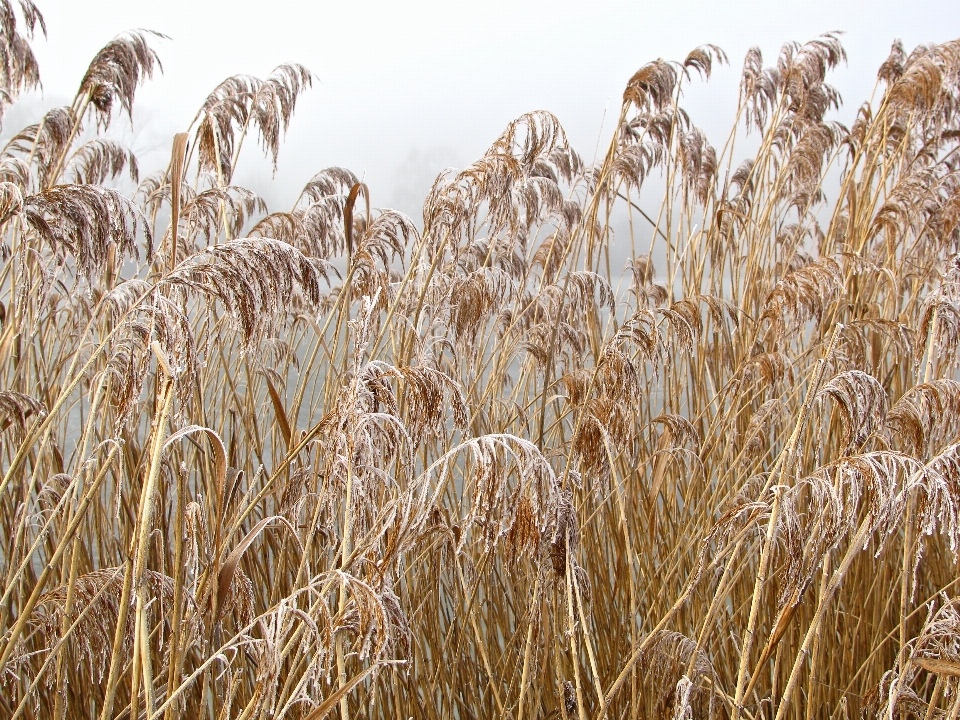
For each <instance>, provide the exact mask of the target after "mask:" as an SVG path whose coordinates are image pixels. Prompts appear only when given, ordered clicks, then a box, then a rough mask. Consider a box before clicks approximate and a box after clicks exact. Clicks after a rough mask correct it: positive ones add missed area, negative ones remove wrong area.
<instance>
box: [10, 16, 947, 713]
mask: <svg viewBox="0 0 960 720" xmlns="http://www.w3.org/2000/svg"><path fill="white" fill-rule="evenodd" d="M37 28H40V29H41V30H43V29H44V25H43V18H42V16H41V14H40V13H39V11H38V10H37V9H36V8H35V7H34V5H33V4H32V3H31V2H30V0H21V2H20V6H19V10H15V8H14V7H13V5H12V4H11V3H10V1H9V0H0V45H2V48H0V50H2V52H3V58H4V63H3V64H2V65H0V85H2V87H0V90H2V92H0V110H2V108H3V107H5V106H7V105H9V104H10V103H13V102H15V101H16V98H17V96H18V94H20V93H22V92H23V91H25V90H27V89H30V88H32V87H35V86H36V85H37V83H38V82H39V74H38V71H37V66H36V62H35V60H34V58H33V55H32V53H31V50H30V40H31V39H32V36H33V32H34V31H35V30H36V29H37ZM152 42H153V36H152V35H151V34H150V33H147V32H132V33H127V34H125V35H121V36H119V37H117V38H116V39H114V40H113V41H111V42H110V43H108V44H107V45H106V46H105V47H104V49H103V50H101V51H100V52H99V53H98V54H97V55H96V57H95V58H94V59H93V61H92V63H91V64H90V67H89V69H88V70H87V72H86V74H85V75H84V78H83V81H82V83H81V86H80V88H79V90H78V92H77V95H76V98H75V99H74V101H73V102H72V104H71V105H70V106H69V107H64V108H58V109H55V110H52V111H50V112H48V113H47V114H46V115H45V116H44V117H43V118H40V119H39V121H38V122H37V123H35V124H33V125H31V126H29V127H26V128H24V129H23V130H21V131H20V132H18V133H16V134H14V135H13V136H12V139H11V140H10V141H9V142H8V143H7V144H6V146H5V147H3V149H2V150H0V241H2V246H0V262H2V269H0V548H2V551H0V589H2V598H0V684H2V690H0V716H2V717H6V718H14V719H17V720H19V719H20V718H38V719H39V718H56V719H57V720H60V719H61V718H65V717H71V718H72V717H99V718H101V719H102V720H112V719H123V718H127V719H130V718H145V719H147V720H154V719H157V720H159V718H164V719H165V720H169V719H170V718H175V717H191V718H208V719H209V720H220V719H221V718H223V719H227V718H240V719H242V720H253V719H254V718H273V717H276V718H280V717H292V718H308V719H309V720H320V718H324V717H340V718H344V719H346V718H348V717H354V718H360V717H383V718H397V719H398V720H403V719H405V718H409V717H416V718H427V719H429V720H439V719H440V718H471V717H476V718H489V717H511V718H513V717H516V718H517V719H518V720H520V719H522V718H577V719H578V720H586V719H587V718H593V719H594V720H602V719H603V718H631V719H633V718H662V717H672V718H675V719H676V720H682V719H683V718H714V717H715V718H732V719H739V718H745V719H747V720H755V719H759V718H768V719H770V720H773V719H774V718H776V719H777V720H782V719H785V718H804V719H806V718H813V717H816V718H838V719H839V718H843V719H846V718H851V717H855V716H861V717H885V718H907V717H915V718H924V719H925V720H927V719H930V718H956V717H958V715H960V640H958V638H960V581H958V564H957V549H958V548H957V545H958V542H960V517H958V514H960V382H958V381H957V380H956V379H955V378H956V370H957V366H958V363H960V154H958V152H957V148H958V143H960V41H956V42H952V43H946V44H943V45H936V46H921V47H919V48H917V49H916V50H914V51H913V52H911V53H909V54H907V53H906V52H905V50H904V49H903V48H902V47H901V45H900V44H899V43H895V44H894V46H893V48H892V50H891V54H890V57H889V58H888V60H887V61H886V62H885V63H884V64H883V65H882V66H881V68H880V71H879V74H878V82H877V87H876V90H875V92H874V95H873V97H872V98H871V99H870V100H868V101H867V102H865V103H864V104H863V105H862V106H861V107H860V109H859V111H858V113H857V117H856V120H855V122H854V123H853V124H852V126H851V127H849V128H847V127H844V126H842V125H840V124H839V123H837V122H834V121H831V120H830V119H829V117H830V112H831V111H832V110H834V109H836V108H837V107H838V106H839V103H840V99H839V96H838V94H837V92H836V91H835V90H834V89H833V88H832V87H831V86H830V85H829V84H828V82H827V80H828V76H829V73H830V71H831V70H832V69H833V68H834V67H836V66H837V64H838V63H840V62H841V61H843V60H844V59H845V54H844V50H843V48H842V46H841V44H840V41H839V38H838V36H837V35H835V34H827V35H823V36H821V37H819V38H816V39H814V40H812V41H810V42H807V43H806V44H803V45H800V44H794V43H790V44H787V45H785V46H784V47H783V49H782V51H781V52H780V54H779V56H778V57H777V58H776V61H775V63H774V64H773V65H765V64H764V61H763V58H762V57H761V54H760V52H759V50H756V49H753V50H751V51H750V52H749V53H748V55H747V57H746V59H745V61H744V65H743V73H742V80H741V83H740V95H739V104H738V109H737V114H736V119H735V122H734V124H733V126H732V127H731V130H730V133H729V136H728V137H727V138H725V139H723V145H722V146H721V149H719V150H717V149H716V148H715V147H714V146H713V145H711V144H710V142H709V141H708V139H707V137H706V135H705V134H704V133H703V132H702V131H701V130H699V129H698V128H697V127H696V126H695V125H694V123H693V119H691V118H690V116H689V115H688V114H687V113H686V112H685V111H684V110H683V107H682V103H683V99H684V96H685V94H687V93H690V92H696V85H697V84H698V83H699V82H700V81H702V80H706V79H709V77H710V75H711V72H712V70H713V68H714V66H715V65H716V64H717V63H721V62H727V58H726V56H725V55H724V53H723V52H722V51H721V50H720V49H719V48H717V47H714V46H704V47H701V48H697V49H696V50H694V51H693V52H691V53H690V55H688V56H687V57H686V58H685V59H684V60H683V61H679V62H673V61H663V60H658V61H656V62H653V63H650V64H647V65H644V66H643V67H641V68H640V69H639V70H638V71H637V73H636V74H635V75H634V76H633V77H631V78H630V79H629V81H628V82H627V85H626V88H625V91H624V94H623V103H622V106H621V109H620V113H619V116H618V120H617V122H616V127H615V130H614V132H613V134H612V136H611V137H610V140H609V145H608V147H607V148H606V151H605V152H603V153H600V154H598V158H599V160H598V161H597V162H596V163H594V164H587V163H585V162H584V161H583V160H582V159H581V157H580V155H578V154H577V152H576V151H575V150H574V149H573V148H572V147H571V146H570V144H569V142H568V141H567V138H566V135H565V133H564V131H563V129H562V127H561V125H560V123H559V122H558V120H557V119H556V118H555V117H553V116H552V115H550V114H549V113H547V112H542V111H541V112H532V113H528V114H526V115H523V116H521V117H520V118H518V119H516V120H515V121H513V122H512V123H510V125H509V126H508V127H507V128H506V129H505V130H504V132H503V134H502V135H501V136H500V137H499V138H497V139H496V140H495V141H494V142H493V144H492V145H491V146H490V149H489V150H488V151H487V152H486V153H485V154H484V155H483V156H482V157H481V158H479V159H478V160H477V161H476V162H474V163H473V164H472V165H470V166H468V167H466V168H464V169H463V170H460V171H449V172H446V173H444V174H441V175H440V176H439V177H438V178H437V180H436V182H435V183H434V185H433V187H432V188H431V190H430V191H429V193H428V195H427V197H426V198H425V200H424V205H423V223H422V225H418V224H415V223H414V222H413V221H411V220H410V219H409V218H407V217H405V216H404V215H402V214H401V213H399V212H396V211H393V210H389V209H379V208H376V204H375V203H376V198H377V188H375V187H372V188H367V186H366V185H364V184H362V183H361V182H360V181H359V180H358V178H357V177H356V176H355V175H354V174H353V173H351V172H350V171H349V170H346V169H343V168H328V169H326V170H322V171H320V172H319V173H317V175H316V176H314V177H313V178H312V179H311V180H310V182H309V183H308V184H307V185H306V187H304V189H303V191H302V193H301V194H300V195H299V196H298V197H297V198H296V200H295V202H294V203H293V205H292V206H291V207H290V208H289V209H287V210H285V211H274V212H269V211H268V209H267V208H266V205H265V204H264V202H263V201H262V200H261V199H260V198H259V197H257V196H256V195H255V194H254V193H252V192H250V191H249V190H246V189H244V188H242V187H238V186H236V185H234V184H233V177H234V175H235V170H236V167H237V165H238V164H239V163H240V162H241V161H242V158H243V154H242V153H241V149H242V148H243V146H244V143H245V142H246V141H248V140H249V138H250V137H252V136H256V137H257V138H258V139H259V140H260V142H261V145H262V147H263V149H264V151H265V153H266V155H267V157H268V158H269V159H271V160H272V161H273V162H276V159H277V157H278V153H279V152H280V147H281V143H282V138H283V134H284V132H285V130H286V129H287V127H288V125H289V123H290V122H291V119H292V117H293V113H294V110H295V107H296V104H297V100H298V98H299V97H300V96H301V94H302V93H303V92H304V91H306V90H307V89H308V88H309V87H310V85H311V82H312V76H311V74H310V73H309V71H307V70H306V69H305V68H303V67H301V66H299V65H284V66H281V67H280V68H278V69H277V70H276V71H274V73H273V74H272V75H270V76H269V77H267V78H266V79H259V78H254V77H249V76H237V77H233V78H229V79H228V80H226V81H224V82H223V83H221V84H220V85H219V86H217V87H216V88H215V89H214V90H213V92H212V93H211V94H210V96H209V97H208V98H207V100H206V101H205V102H204V104H203V106H202V107H201V108H200V110H199V112H198V113H197V115H196V117H195V119H194V121H193V123H192V125H191V126H190V127H189V128H186V129H185V132H184V133H182V134H178V135H177V136H176V137H175V138H172V139H171V140H172V145H171V162H170V166H169V168H167V169H165V170H162V171H159V172H154V173H152V174H150V175H148V176H146V177H145V178H142V179H141V178H140V169H139V167H138V166H137V163H136V158H135V157H134V156H133V155H132V153H130V152H129V151H128V150H127V149H126V148H124V147H123V146H122V145H120V144H119V143H117V142H116V141H115V140H112V139H111V125H112V124H113V123H114V122H115V120H116V117H117V115H118V113H120V112H124V113H128V114H129V113H130V112H131V109H132V106H133V104H134V102H135V96H136V91H137V89H138V88H139V87H140V85H141V84H142V83H143V82H145V81H146V80H148V79H149V77H150V76H151V74H152V73H153V72H154V71H155V70H156V69H158V68H159V59H158V57H157V55H156V53H155V52H154V50H153V49H152V46H151V43H152ZM748 135H749V136H750V140H749V141H748V142H745V141H744V137H745V136H748ZM745 146H746V147H750V148H753V149H754V150H755V152H751V153H750V157H749V159H746V160H743V161H742V162H741V157H742V153H743V151H742V150H736V148H738V147H740V148H742V147H745ZM738 152H739V153H741V155H738ZM122 173H128V174H129V176H130V177H131V178H132V179H133V180H134V181H135V182H137V183H138V188H137V190H136V192H135V193H132V194H130V195H125V194H123V193H121V192H119V191H117V190H116V189H113V188H114V186H115V185H116V182H115V180H116V179H117V178H118V177H119V176H120V175H121V174H122ZM652 176H653V177H657V178H659V179H662V181H661V180H659V179H658V183H660V185H658V188H659V187H661V185H662V188H663V189H662V190H657V191H656V192H654V193H651V192H650V190H649V187H650V184H647V185H646V186H645V182H646V181H647V179H648V178H650V177H652ZM620 218H623V219H625V220H626V222H625V224H624V225H623V226H625V227H628V228H629V235H630V236H629V237H623V236H622V234H621V236H620V237H615V236H614V226H615V225H617V223H618V222H619V219H620ZM628 244H629V247H630V248H631V251H630V252H629V253H626V251H625V250H624V248H626V247H628ZM611 250H612V251H613V252H611ZM624 253H626V254H628V255H629V258H628V261H627V264H626V266H625V267H623V268H621V267H617V264H616V257H617V256H618V254H620V255H622V254H624ZM611 258H613V260H612V259H611Z"/></svg>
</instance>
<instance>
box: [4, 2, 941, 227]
mask: <svg viewBox="0 0 960 720" xmlns="http://www.w3.org/2000/svg"><path fill="white" fill-rule="evenodd" d="M35 1H36V2H37V4H38V6H39V7H40V10H41V11H42V12H43V14H44V16H45V18H46V21H47V27H48V38H47V39H46V40H44V39H43V38H42V37H40V38H38V39H37V40H36V41H35V42H34V49H35V52H36V53H37V56H38V60H39V62H40V72H41V78H42V80H43V84H44V92H43V95H42V97H40V96H38V97H36V98H27V99H26V101H25V102H23V103H22V106H21V108H19V109H14V110H13V111H10V112H8V114H7V116H6V117H5V118H4V127H3V134H4V135H7V134H9V133H10V132H11V131H15V130H16V129H18V125H22V124H26V122H32V121H35V120H36V119H37V118H38V117H39V112H40V111H41V110H42V109H44V108H46V107H50V106H53V105H56V104H63V103H66V102H69V100H70V99H71V98H72V96H73V94H74V92H75V91H76V87H77V85H78V84H79V81H80V79H81V77H82V75H83V73H84V71H85V69H86V66H87V64H88V62H89V60H90V58H91V57H92V56H93V55H94V53H95V52H96V51H97V50H98V49H99V48H100V47H102V46H103V45H104V44H105V43H106V42H107V41H109V40H110V39H111V38H112V37H113V36H114V35H116V34H117V33H120V32H122V31H124V30H127V29H132V28H148V29H151V30H156V31H158V32H162V33H164V34H166V35H168V36H170V38H171V39H170V40H166V41H163V40H161V41H157V42H156V43H155V44H154V47H155V48H156V49H157V50H158V52H159V54H160V58H161V61H162V62H163V67H164V74H163V75H162V76H160V77H157V78H155V79H154V80H153V81H152V82H150V83H148V84H147V86H145V87H144V88H143V90H142V91H141V93H140V94H139V95H138V98H137V105H138V108H139V111H138V113H137V114H136V115H135V121H136V124H135V128H134V132H133V134H132V135H131V134H128V138H129V140H130V142H131V145H132V146H133V148H134V150H135V151H137V152H138V155H140V156H141V160H142V164H143V165H145V166H146V167H145V168H144V169H146V170H150V169H154V168H155V167H157V166H159V165H163V164H165V161H166V154H167V153H168V152H169V149H168V148H169V138H170V136H171V135H172V134H173V133H174V132H178V131H181V130H183V129H184V128H185V127H186V126H187V125H188V124H189V122H190V120H191V119H192V118H193V115H194V113H195V112H196V109H197V108H198V107H199V105H200V104H201V103H202V101H203V99H204V97H205V96H206V94H207V93H208V92H209V91H210V90H212V89H213V88H214V86H216V85H217V84H218V83H219V82H220V81H221V80H223V79H224V78H226V77H227V76H229V75H233V74H236V73H250V74H254V75H257V76H261V77H263V76H266V75H268V74H269V73H270V71H271V70H272V69H273V68H274V67H275V66H276V65H278V64H280V63H282V62H284V61H296V62H300V63H302V64H304V65H306V66H307V67H308V68H309V69H310V70H312V71H313V73H314V75H315V76H316V82H315V84H314V88H313V90H311V91H308V93H307V95H306V96H304V97H303V99H302V100H301V103H300V104H299V105H298V108H297V113H296V115H295V117H294V120H293V123H292V125H291V128H290V132H289V135H288V136H287V139H286V142H285V143H284V146H283V148H282V150H281V154H280V163H279V168H278V172H277V179H276V180H275V181H273V182H270V180H269V176H270V168H269V166H267V165H265V164H263V163H261V162H259V161H258V160H256V158H255V156H254V154H253V153H245V159H244V160H242V162H241V168H240V171H239V172H238V175H237V177H236V180H237V182H238V183H239V184H244V185H247V186H248V187H251V188H253V189H255V190H257V191H259V192H261V193H262V194H263V195H264V196H265V197H266V198H267V199H268V202H269V203H270V205H271V209H281V208H282V207H283V206H285V205H287V204H289V203H290V202H292V200H293V198H294V197H295V195H296V192H297V191H298V189H299V187H300V186H301V185H302V184H303V182H305V181H306V180H307V179H308V178H309V177H310V176H311V175H313V173H314V172H316V171H318V170H320V169H322V168H324V167H327V166H329V165H343V166H346V167H348V168H350V169H351V170H353V171H354V172H356V173H357V174H362V175H364V176H365V179H366V180H367V182H368V184H370V186H371V191H372V195H373V197H372V200H373V204H374V205H376V206H395V207H399V209H401V210H404V211H405V212H408V213H410V214H411V215H415V216H416V218H417V219H419V212H418V209H419V203H420V202H421V201H422V197H423V194H424V192H425V191H426V189H427V188H428V187H429V184H430V181H431V180H432V178H433V176H434V175H435V174H436V173H437V172H438V171H439V170H441V169H443V168H444V167H446V166H457V167H461V166H463V165H465V164H466V163H468V162H470V161H471V160H473V159H475V158H476V157H477V156H479V154H481V153H482V152H483V151H484V150H485V149H486V147H487V146H488V145H489V144H490V143H491V142H492V141H493V140H494V139H495V138H496V137H497V135H499V133H500V132H501V131H502V129H503V128H504V126H505V125H506V123H507V122H508V121H509V120H510V119H512V118H514V117H516V116H517V115H519V114H521V113H523V112H525V111H528V110H535V109H544V110H549V111H551V112H553V113H554V114H556V115H557V116H558V117H559V118H560V121H561V123H562V124H563V125H564V127H565V128H566V130H567V132H568V134H569V136H570V138H571V140H572V142H573V143H574V146H575V147H576V148H577V149H578V150H579V152H580V153H581V154H582V155H583V156H584V157H586V158H587V159H588V160H589V159H590V158H592V157H593V151H594V147H595V146H596V143H597V139H598V134H599V132H600V127H601V121H602V119H603V117H604V110H605V108H607V107H609V115H615V113H616V111H617V109H618V107H619V101H620V96H621V93H622V91H623V87H624V85H625V83H626V81H627V79H628V78H629V77H630V76H631V75H632V74H633V72H634V71H635V70H637V69H638V68H639V67H640V66H641V65H643V64H644V63H646V62H648V61H650V60H653V59H656V58H657V57H663V58H665V59H676V60H682V59H683V58H684V56H685V55H686V54H687V52H689V51H690V50H691V49H693V48H694V47H696V46H697V45H700V44H702V43H706V42H712V43H715V44H717V45H719V46H721V47H722V48H723V49H724V50H725V51H726V52H727V54H728V55H729V57H730V61H731V64H730V66H729V67H725V68H722V69H721V70H720V71H718V72H717V73H716V74H715V76H714V78H713V80H712V81H711V82H710V83H709V84H708V85H706V86H704V85H702V84H701V83H695V86H694V89H693V90H691V91H690V92H689V93H688V95H687V98H686V102H685V103H684V104H685V106H686V107H687V109H688V110H689V111H690V112H691V115H692V119H693V121H694V122H695V123H696V124H698V125H700V126H701V127H703V128H704V129H705V130H706V131H707V134H708V136H709V137H710V138H711V140H712V141H713V142H714V144H717V145H720V144H722V142H723V139H724V138H725V135H726V130H727V128H728V123H729V120H730V118H731V116H732V112H733V109H734V106H735V103H736V95H737V90H736V86H737V82H738V79H739V74H740V69H741V65H742V60H743V56H744V54H745V52H746V51H747V49H748V48H749V47H750V46H751V45H759V46H760V47H761V48H762V49H763V53H764V60H765V62H766V63H767V64H772V63H774V62H775V61H776V56H777V53H778V51H779V48H780V46H781V45H782V43H783V42H785V41H787V40H798V41H801V42H803V41H806V40H809V39H811V38H813V37H815V36H816V35H818V34H820V33H822V32H825V31H829V30H844V31H845V32H846V34H845V36H844V45H845V47H846V49H847V53H848V55H849V64H848V66H847V67H845V68H842V69H841V70H839V71H838V72H836V73H835V74H834V75H833V77H832V82H833V83H834V84H835V85H836V86H837V87H838V88H839V89H840V91H841V93H842V94H843V97H844V100H845V111H844V112H842V113H841V114H840V116H839V117H840V119H841V120H849V119H850V118H852V117H853V114H854V113H855V111H856V108H857V107H858V106H859V105H860V103H862V102H863V101H865V100H866V99H867V98H868V96H869V94H870V91H871V89H872V87H873V84H874V78H875V76H876V70H877V68H878V67H879V65H880V63H881V62H882V61H883V60H884V59H885V57H886V56H887V53H888V51H889V48H890V43H891V42H892V41H893V40H894V38H897V37H900V38H902V39H903V41H904V45H905V46H906V48H907V50H908V51H909V50H911V49H913V47H915V46H916V45H917V44H919V43H921V42H943V41H945V40H949V39H953V38H955V37H960V2H945V1H934V0H926V1H920V2H917V1H915V2H912V3H907V2H897V3H893V2H872V3H868V2H852V1H847V2H825V1H823V0H805V1H803V2H797V1H794V2H790V3H782V2H771V1H767V2H757V1H754V0H736V1H731V2H690V1H687V2H672V3H670V2H658V3H650V2H640V1H634V2H614V1H604V2H597V1H593V2H588V1H586V0H582V1H580V2H569V1H566V0H555V1H554V2H540V1H537V2H520V3H507V2H490V1H487V2H462V1H461V2H444V3H439V2H419V3H400V2H370V1H366V0H346V1H344V0H340V1H338V2H296V1H294V0H269V1H266V0H260V1H257V2H250V1H244V0H234V2H229V3H228V2H202V1H200V0H194V1H193V2H190V1H189V0H162V1H161V2H157V1H156V0H153V1H152V2H149V3H148V2H143V1H141V0H96V1H95V2H77V0H35ZM21 120H22V121H23V122H19V121H21ZM609 121H610V118H609V117H608V127H607V128H606V130H605V131H604V139H605V141H606V139H607V138H608V133H609V130H610V128H609V124H610V122H609ZM253 147H254V142H250V148H253ZM244 163H245V165H244Z"/></svg>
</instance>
